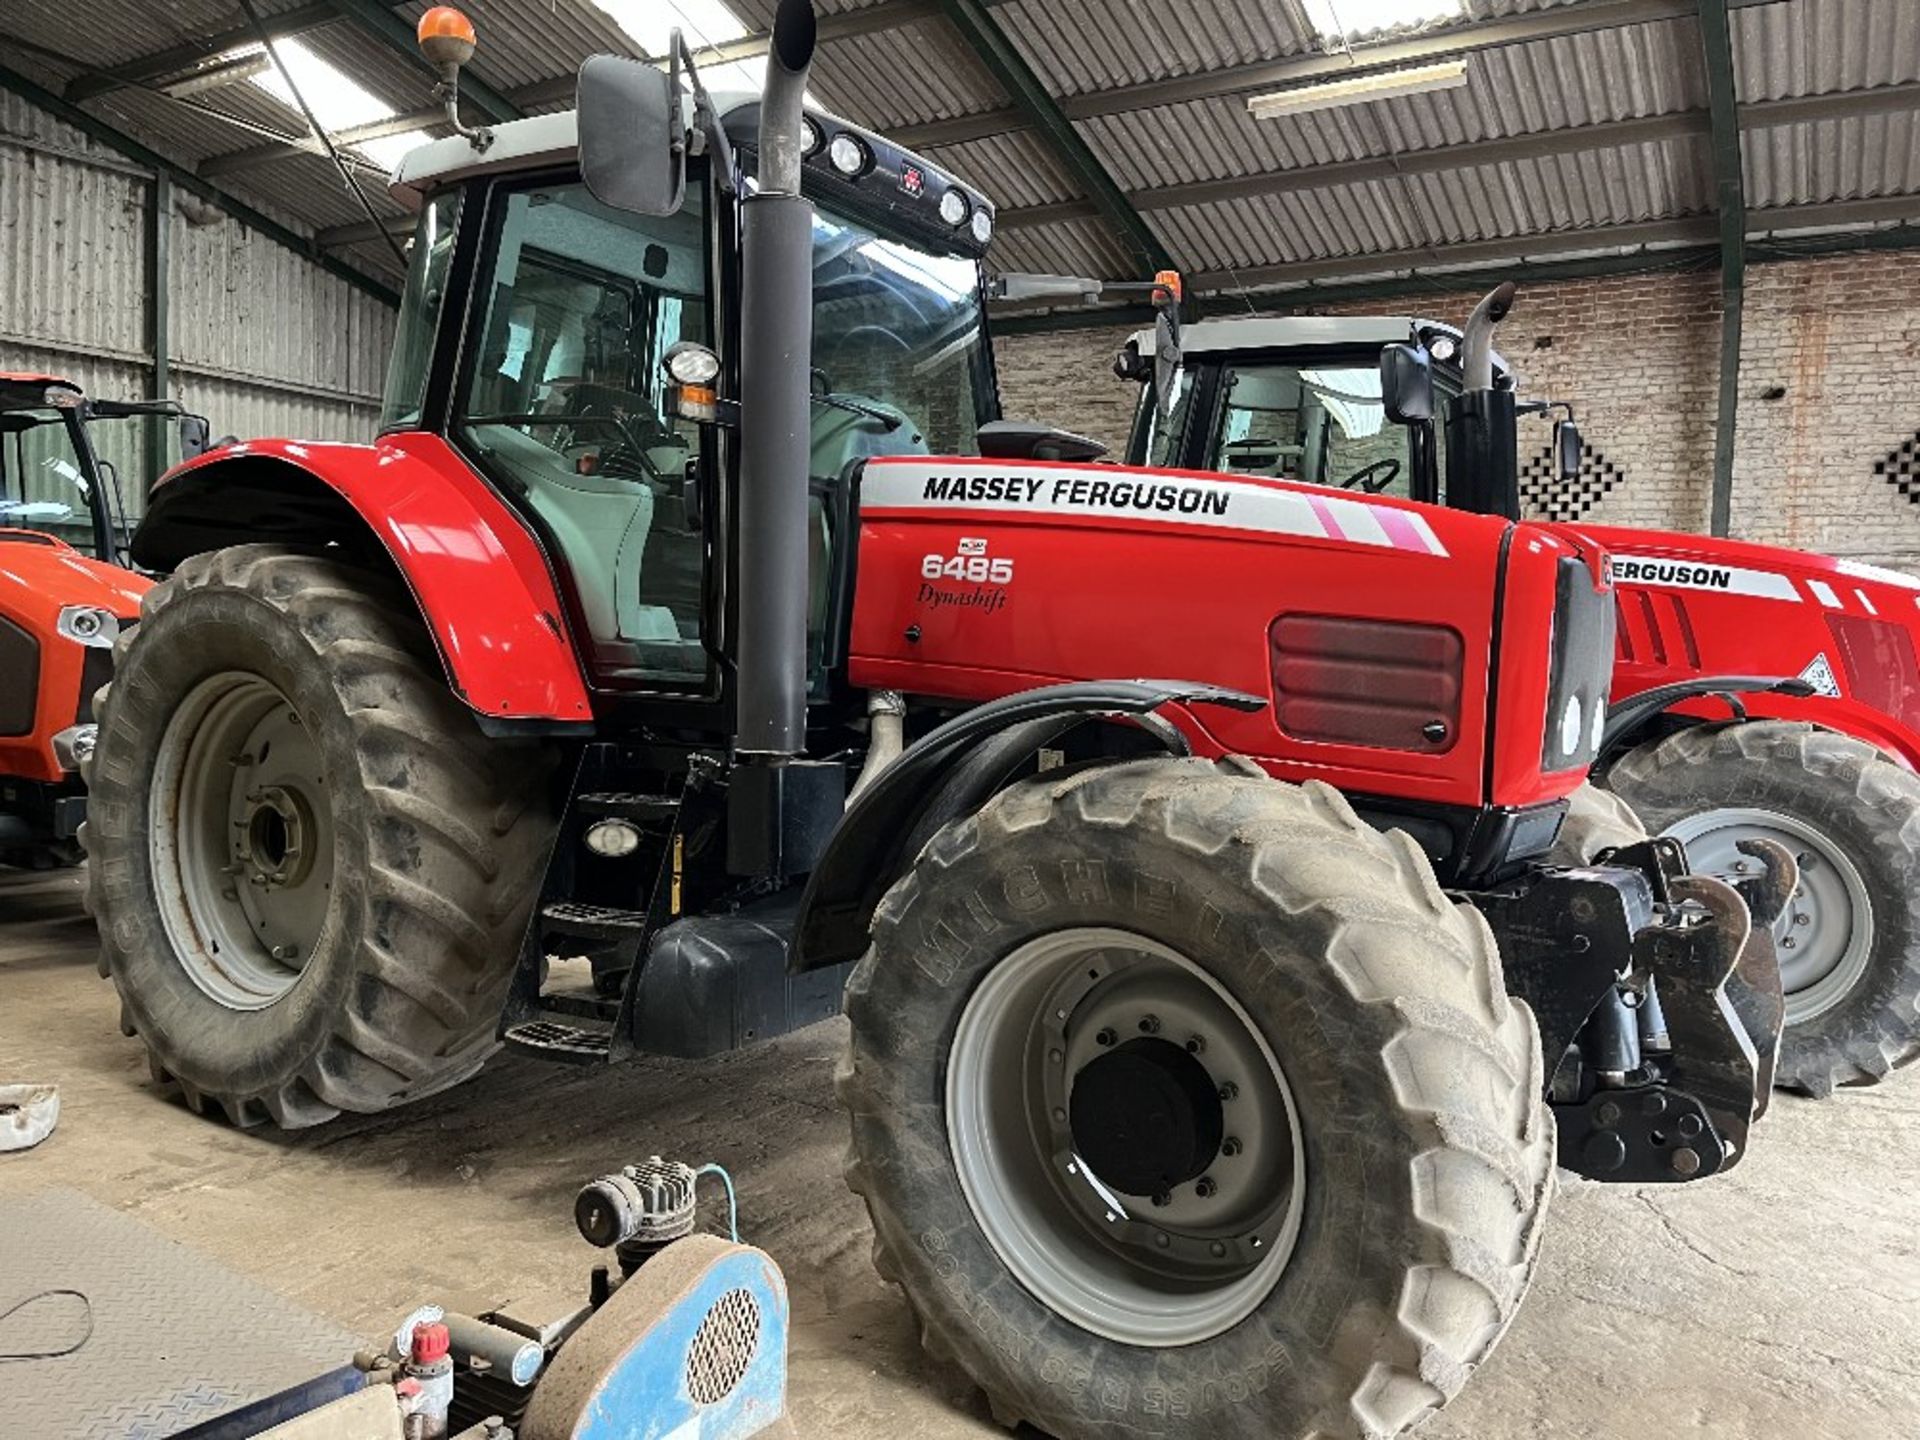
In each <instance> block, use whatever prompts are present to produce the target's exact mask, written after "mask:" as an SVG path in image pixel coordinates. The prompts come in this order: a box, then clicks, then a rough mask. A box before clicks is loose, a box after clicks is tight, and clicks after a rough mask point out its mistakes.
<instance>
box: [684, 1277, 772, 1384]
mask: <svg viewBox="0 0 1920 1440" xmlns="http://www.w3.org/2000/svg"><path fill="white" fill-rule="evenodd" d="M759 1348H760V1302H759V1301H757V1300H755V1299H754V1298H753V1292H752V1291H751V1290H729V1291H727V1293H726V1294H724V1295H722V1296H721V1297H720V1298H719V1299H718V1300H716V1301H714V1302H713V1308H712V1309H711V1310H709V1311H707V1318H706V1319H704V1320H702V1321H701V1322H700V1328H699V1330H698V1331H696V1332H695V1334H694V1337H693V1344H692V1345H690V1346H689V1347H688V1348H687V1394H688V1395H690V1396H691V1397H692V1398H693V1402H694V1404H696V1405H718V1404H719V1403H720V1402H721V1401H722V1400H724V1399H726V1398H727V1396H729V1395H731V1394H732V1393H733V1392H734V1391H735V1390H737V1389H738V1388H739V1387H740V1382H741V1381H742V1380H744V1379H746V1378H747V1367H748V1366H750V1365H752V1364H753V1356H754V1352H755V1351H757V1350H758V1349H759Z"/></svg>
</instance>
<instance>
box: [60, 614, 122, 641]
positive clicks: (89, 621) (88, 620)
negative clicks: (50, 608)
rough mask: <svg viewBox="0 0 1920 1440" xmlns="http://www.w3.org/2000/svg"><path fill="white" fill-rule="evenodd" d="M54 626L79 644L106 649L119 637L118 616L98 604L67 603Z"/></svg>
mask: <svg viewBox="0 0 1920 1440" xmlns="http://www.w3.org/2000/svg"><path fill="white" fill-rule="evenodd" d="M54 628H55V629H56V630H58V631H59V632H60V633H61V634H62V635H64V636H66V637H67V639H69V640H72V641H75V642H77V643H79V644H81V645H94V646H99V647H100V648H102V649H108V648H111V647H112V645H113V642H114V641H115V640H117V639H119V638H120V617H119V616H118V615H115V614H114V613H113V612H112V611H111V610H102V609H101V608H100V607H99V606H98V605H68V606H65V607H63V608H62V609H61V611H60V618H59V620H58V621H57V622H56V623H55V626H54Z"/></svg>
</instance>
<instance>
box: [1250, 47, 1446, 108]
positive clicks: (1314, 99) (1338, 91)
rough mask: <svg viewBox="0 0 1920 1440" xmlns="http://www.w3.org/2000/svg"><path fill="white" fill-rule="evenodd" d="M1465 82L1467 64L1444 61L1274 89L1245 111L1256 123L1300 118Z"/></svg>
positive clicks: (1256, 96)
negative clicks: (1288, 88)
mask: <svg viewBox="0 0 1920 1440" xmlns="http://www.w3.org/2000/svg"><path fill="white" fill-rule="evenodd" d="M1363 53H1364V52H1363ZM1466 83H1467V62H1466V61H1465V60H1443V61H1441V62H1439V63H1438V64H1435V65H1416V66H1413V67H1411V68H1410V69H1406V70H1381V71H1377V72H1375V73H1374V74H1371V75H1355V76H1353V77H1352V78H1351V79H1347V80H1327V81H1323V82H1322V83H1320V84H1318V85H1302V86H1300V87H1299V88H1297V89H1293V90H1275V91H1273V92H1271V93H1270V94H1266V95H1255V96H1253V97H1252V98H1251V99H1250V100H1248V101H1247V109H1248V110H1249V111H1250V112H1251V113H1252V115H1253V118H1254V119H1256V120H1272V119H1275V118H1277V117H1279V116H1282V115H1303V114H1305V113H1306V112H1307V111H1309V110H1332V109H1335V108H1336V107H1338V106H1341V105H1361V104H1365V103H1366V102H1367V101H1369V100H1391V99H1394V98H1396V97H1397V96H1401V95H1426V94H1430V93H1432V92H1433V91H1435V90H1457V89H1459V88H1460V87H1461V86H1462V85H1465V84H1466Z"/></svg>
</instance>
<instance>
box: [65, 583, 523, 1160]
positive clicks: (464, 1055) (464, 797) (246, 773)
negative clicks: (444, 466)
mask: <svg viewBox="0 0 1920 1440" xmlns="http://www.w3.org/2000/svg"><path fill="white" fill-rule="evenodd" d="M114 674H115V678H114V681H113V683H112V684H111V685H109V686H107V687H105V688H104V689H103V690H102V691H101V694H100V698H99V700H98V701H97V702H96V713H97V714H98V715H99V716H100V717H101V731H100V742H99V746H98V749H97V750H96V752H95V755H94V757H93V761H92V764H91V767H90V773H89V785H90V800H89V816H88V822H87V826H86V843H87V847H88V853H89V857H90V861H91V863H90V865H89V902H90V905H91V908H92V909H93V912H94V916H95V918H96V920H97V921H98V923H99V927H100V936H101V968H102V972H103V973H104V974H108V975H110V976H111V977H112V979H113V982H114V984H115V986H116V987H117V988H118V990H119V992H120V998H121V1004H122V1016H123V1022H122V1023H123V1028H125V1029H126V1030H128V1032H129V1033H136V1032H137V1033H138V1034H139V1035H140V1036H141V1038H142V1039H144V1040H145V1042H146V1044H147V1048H148V1050H149V1051H150V1052H151V1056H152V1061H153V1065H154V1069H155V1072H156V1074H157V1075H159V1076H161V1077H162V1078H167V1079H173V1080H177V1081H178V1082H179V1084H180V1086H181V1088H182V1090H183V1092H184V1093H185V1095H186V1098H187V1100H188V1103H189V1104H191V1105H192V1106H193V1107H194V1108H195V1109H201V1108H203V1107H204V1106H205V1104H206V1103H207V1102H209V1101H212V1102H215V1103H217V1104H218V1105H219V1107H220V1108H221V1109H222V1110H223V1111H224V1112H225V1113H226V1114H227V1115H228V1116H229V1117H230V1118H231V1119H232V1120H233V1121H234V1122H235V1123H238V1124H246V1123H251V1122H254V1121H257V1120H261V1119H265V1118H268V1117H271V1118H272V1119H273V1120H274V1121H275V1122H277V1123H279V1124H281V1125H283V1126H288V1127H295V1126H302V1125H311V1124H315V1123H318V1122H319V1121H322V1120H325V1119H328V1118H330V1117H331V1116H333V1115H335V1114H337V1113H338V1112H339V1111H342V1110H351V1111H363V1112H364V1111H375V1110H381V1109H385V1108H387V1107H389V1106H392V1105H397V1104H401V1103H403V1102H405V1101H407V1100H411V1099H416V1098H418V1097H420V1096H423V1095H428V1094H431V1093H433V1092H434V1091H436V1090H440V1089H444V1088H445V1087H446V1086H448V1085H452V1084H454V1083H456V1082H458V1081H460V1080H462V1079H465V1078H466V1077H467V1076H468V1075H470V1074H472V1073H473V1072H474V1071H475V1070H476V1069H478V1068H479V1066H480V1064H481V1062H482V1061H483V1060H484V1059H485V1058H486V1056H487V1054H488V1053H489V1052H490V1051H491V1050H492V1049H493V1035H494V1027H495V1023H496V1021H497V1019H498V1015H499V1007H500V1004H501V1001H502V999H503V996H504V990H505V986H506V983H507V979H508V977H509V975H510V974H511V973H512V968H513V962H514V958H515V955H516V953H517V950H518V946H519V942H520V938H521V935H522V933H523V931H524V929H525V926H526V922H527V917H528V914H529V912H530V910H531V908H532V903H533V900H534V896H535V894H536V892H537V890H538V887H539V884H540V877H541V874H542V871H543V869H544V861H545V851H546V846H547V844H548V841H549V839H550V837H551V834H552V822H551V820H550V819H549V817H548V813H547V796H546V773H547V769H548V765H547V761H546V758H545V756H544V754H543V752H541V751H540V750H539V749H538V748H537V747H535V746H532V745H530V744H525V743H512V742H496V741H489V740H488V739H486V738H485V737H484V736H482V735H481V733H480V731H479V729H478V727H477V726H476V725H475V723H474V720H473V717H472V716H471V714H470V713H468V712H467V711H466V709H465V707H464V706H462V705H461V704H460V703H459V702H458V701H457V700H456V699H455V698H454V697H453V696H452V695H451V694H450V693H449V692H448V690H447V687H446V685H445V683H444V681H443V680H442V679H441V676H440V674H439V670H438V665H437V662H436V661H435V659H434V656H433V651H432V646H431V642H430V640H429V638H428V637H427V635H426V633H425V631H424V630H423V629H422V627H421V626H420V624H419V622H418V620H417V619H416V618H415V615H414V611H413V608H412V605H411V602H410V601H409V600H408V599H407V597H406V595H405V594H404V592H402V591H400V590H399V589H398V587H397V586H394V585H392V584H391V583H389V582H386V581H384V580H382V579H381V578H379V577H376V576H372V575H369V574H368V573H367V572H365V571H362V570H358V569H355V568H352V567H350V566H348V565H345V564H343V563H341V562H339V561H337V560H334V559H329V558H322V557H319V556H314V555H309V554H297V553H290V552H287V551H284V550H279V549H276V548H274V547H271V546H264V545H245V546H237V547H235V548H233V549H229V550H222V551H218V552H215V553H213V554H209V555H202V556H197V557H195V558H193V559H191V560H189V561H187V562H186V563H185V564H184V565H182V566H181V568H180V570H179V572H178V573H177V574H176V575H174V576H173V577H172V578H171V579H170V580H168V581H166V582H165V583H163V584H161V585H159V586H157V587H156V588H155V589H154V590H153V591H151V592H150V593H149V594H148V596H147V598H146V601H145V603H144V606H143V611H142V623H141V624H140V625H139V627H138V628H137V629H135V630H133V631H132V632H131V633H130V634H128V635H127V636H125V637H124V638H123V639H122V641H121V645H120V651H119V654H118V655H117V657H116V663H115V671H114Z"/></svg>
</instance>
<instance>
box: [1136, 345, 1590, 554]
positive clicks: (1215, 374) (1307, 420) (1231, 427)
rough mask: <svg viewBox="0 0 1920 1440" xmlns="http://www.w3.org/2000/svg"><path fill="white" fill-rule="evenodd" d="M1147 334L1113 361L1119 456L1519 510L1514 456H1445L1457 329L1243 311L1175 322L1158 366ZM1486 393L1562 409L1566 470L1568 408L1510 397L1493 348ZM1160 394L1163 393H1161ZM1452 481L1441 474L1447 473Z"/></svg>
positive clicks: (1508, 403) (1460, 380)
mask: <svg viewBox="0 0 1920 1440" xmlns="http://www.w3.org/2000/svg"><path fill="white" fill-rule="evenodd" d="M1156 343H1157V338H1156V334H1155V332H1153V331H1142V332H1140V333H1139V334H1137V335H1135V336H1133V337H1132V338H1131V339H1130V340H1129V341H1128V342H1127V345H1126V347H1125V349H1123V350H1122V351H1121V353H1120V356H1119V358H1118V359H1117V360H1116V361H1115V363H1114V370H1115V373H1116V374H1118V375H1120V376H1121V377H1122V378H1123V379H1132V380H1138V381H1140V382H1141V388H1140V400H1139V404H1138V406H1137V407H1136V409H1135V412H1134V424H1133V430H1132V433H1131V435H1130V437H1129V440H1128V444H1127V461H1128V463H1129V464H1135V465H1167V466H1173V467H1177V468H1181V469H1188V470H1218V471H1223V472H1226V473H1228V474H1236V475H1259V476H1266V477H1269V478H1273V479H1280V480H1295V481H1302V482H1305V483H1307V484H1310V485H1326V486H1330V487H1333V488H1335V489H1343V490H1351V491H1356V492H1360V493H1364V494H1369V495H1395V496H1400V497H1402V498H1405V499H1410V500H1418V501H1422V502H1424V503H1427V504H1432V505H1446V506H1449V507H1450V508H1453V509H1456V510H1471V511H1479V512H1483V513H1489V514H1499V515H1505V516H1507V517H1508V518H1510V519H1517V518H1519V493H1518V480H1519V476H1518V470H1517V457H1515V456H1512V455H1508V454H1504V453H1501V454H1482V453H1450V450H1449V446H1450V444H1452V445H1453V446H1454V447H1455V451H1456V452H1457V451H1458V447H1459V445H1460V444H1461V443H1462V442H1465V443H1466V444H1468V445H1472V444H1473V443H1474V441H1473V437H1472V435H1471V434H1470V433H1464V432H1463V433H1461V434H1453V433H1451V432H1450V430H1449V415H1450V410H1451V408H1452V407H1453V406H1454V405H1455V404H1456V402H1457V401H1458V400H1459V397H1460V396H1461V395H1462V394H1463V393H1464V392H1465V391H1467V390H1469V389H1471V388H1473V387H1471V386H1470V385H1469V384H1468V383H1467V376H1466V363H1467V362H1466V356H1465V336H1464V335H1463V333H1462V332H1461V331H1459V330H1457V329H1455V328H1454V327H1453V326H1451V325H1445V324H1441V323H1439V322H1437V321H1433V320H1421V319H1414V318H1411V317H1405V316H1374V315H1354V316H1309V315H1296V316H1277V317H1273V316H1248V317H1244V318H1241V317H1235V318H1230V319H1224V320H1203V321H1199V322H1196V323H1193V324H1189V325H1186V326H1185V327H1183V328H1182V329H1181V331H1180V332H1179V343H1178V360H1177V363H1176V364H1175V365H1173V366H1171V367H1165V366H1163V367H1161V368H1162V369H1165V370H1166V372H1167V374H1168V375H1169V376H1170V377H1171V378H1170V379H1163V378H1162V377H1161V375H1160V374H1157V373H1156V369H1155V366H1154V365H1153V364H1152V363H1150V361H1149V360H1148V359H1147V358H1145V357H1147V356H1148V355H1150V354H1151V353H1152V349H1153V347H1154V346H1155V345H1156ZM1487 361H1488V363H1489V365H1490V369H1491V375H1490V381H1491V393H1492V394H1493V395H1495V396H1497V397H1499V398H1498V399H1496V400H1494V401H1492V402H1491V403H1493V404H1497V405H1501V406H1504V407H1510V408H1512V409H1513V410H1514V412H1515V414H1516V415H1518V416H1527V415H1547V414H1552V413H1555V412H1558V413H1559V414H1560V417H1561V418H1559V419H1558V420H1556V421H1555V423H1554V426H1553V437H1552V444H1551V450H1550V459H1549V463H1550V464H1552V465H1553V466H1555V467H1556V468H1557V469H1558V471H1559V473H1560V474H1561V476H1562V477H1563V478H1567V479H1571V478H1572V477H1573V476H1574V475H1575V474H1577V473H1578V471H1579V468H1580V463H1581V455H1582V449H1581V440H1580V434H1579V430H1578V429H1577V427H1576V426H1575V424H1574V422H1573V419H1572V412H1571V407H1569V406H1566V405H1564V404H1560V403H1556V402H1552V401H1544V400H1527V401H1517V400H1515V399H1514V392H1515V388H1516V386H1517V383H1518V376H1517V375H1516V373H1515V372H1514V370H1513V369H1512V368H1511V367H1510V366H1509V365H1508V364H1507V363H1506V361H1505V360H1504V359H1502V358H1501V356H1500V355H1499V354H1498V353H1496V352H1489V354H1488V356H1487ZM1163 390H1164V391H1166V392H1168V393H1166V394H1165V395H1164V397H1163V393H1162V392H1163ZM1450 471H1457V472H1458V476H1457V482H1458V483H1455V484H1452V485H1450V484H1449V480H1448V477H1449V472H1450Z"/></svg>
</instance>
